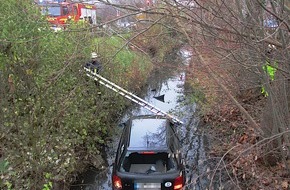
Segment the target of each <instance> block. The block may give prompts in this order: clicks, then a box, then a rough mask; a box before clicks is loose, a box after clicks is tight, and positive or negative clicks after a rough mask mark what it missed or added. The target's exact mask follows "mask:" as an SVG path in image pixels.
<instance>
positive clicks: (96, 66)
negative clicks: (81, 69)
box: [86, 52, 102, 73]
mask: <svg viewBox="0 0 290 190" xmlns="http://www.w3.org/2000/svg"><path fill="white" fill-rule="evenodd" d="M91 58H92V59H91V61H90V62H88V63H87V64H86V68H89V69H91V70H92V71H94V72H95V73H100V71H101V70H102V65H101V63H100V62H99V60H98V55H97V53H96V52H92V54H91Z"/></svg>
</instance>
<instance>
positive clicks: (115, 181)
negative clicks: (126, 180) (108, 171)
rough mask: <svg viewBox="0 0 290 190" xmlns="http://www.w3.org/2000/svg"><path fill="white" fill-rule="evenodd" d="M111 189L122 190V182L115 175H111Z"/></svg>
mask: <svg viewBox="0 0 290 190" xmlns="http://www.w3.org/2000/svg"><path fill="white" fill-rule="evenodd" d="M113 187H114V189H115V190H121V189H122V181H121V179H120V178H119V177H118V176H116V175H113Z"/></svg>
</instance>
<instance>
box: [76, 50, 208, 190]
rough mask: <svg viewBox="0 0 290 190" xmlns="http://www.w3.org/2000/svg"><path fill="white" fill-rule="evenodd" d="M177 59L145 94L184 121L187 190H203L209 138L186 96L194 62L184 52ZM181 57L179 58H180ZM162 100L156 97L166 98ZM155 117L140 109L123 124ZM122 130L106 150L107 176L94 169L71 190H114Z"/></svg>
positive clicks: (150, 82)
mask: <svg viewBox="0 0 290 190" xmlns="http://www.w3.org/2000/svg"><path fill="white" fill-rule="evenodd" d="M172 57H174V58H175V59H172V58H171V59H169V60H170V61H167V62H168V63H166V64H164V66H162V68H160V69H157V70H156V72H154V73H152V75H151V76H150V78H149V80H148V83H147V86H146V88H145V89H144V93H143V95H142V96H141V98H143V99H144V100H146V101H147V102H149V103H151V104H152V105H154V106H156V107H157V108H159V109H161V110H163V111H165V112H167V113H170V114H171V115H173V116H175V117H177V118H178V119H179V120H181V121H183V122H184V124H183V125H182V126H180V128H179V129H177V131H178V133H179V136H180V139H181V143H182V151H183V155H184V159H185V163H186V175H187V180H186V187H185V189H190V190H191V189H197V190H202V189H205V187H206V186H207V183H208V180H207V176H206V171H207V170H208V169H207V163H206V157H205V147H206V145H205V144H206V143H205V142H206V138H205V136H204V135H202V134H200V133H199V132H198V126H199V125H198V124H199V118H198V111H197V105H196V104H195V103H193V102H191V101H190V100H189V99H190V98H188V97H187V95H186V88H185V79H186V69H187V67H188V63H189V61H190V52H189V51H187V50H186V49H183V48H181V49H180V50H179V52H177V53H175V54H174V55H172ZM176 57H177V58H176ZM163 95H164V100H159V99H158V98H156V97H160V96H161V97H162V96H163ZM143 114H153V113H152V112H150V111H148V110H146V109H145V108H142V107H140V106H138V105H135V106H132V107H130V108H129V109H128V110H127V112H126V113H125V114H124V115H123V117H122V119H121V121H120V122H123V121H126V120H127V119H128V118H129V117H130V116H132V115H143ZM121 130H122V129H120V128H118V127H117V126H116V130H115V133H116V134H115V138H113V139H114V140H113V141H112V142H111V143H110V144H108V145H107V147H106V157H107V163H108V166H107V167H105V168H106V169H105V170H103V172H100V171H96V170H94V169H93V168H92V169H89V170H88V171H87V172H85V173H84V174H83V180H82V184H78V185H75V186H72V187H71V190H80V189H84V190H111V189H112V185H111V172H112V164H113V161H114V156H115V151H116V150H117V146H118V140H119V136H120V134H121Z"/></svg>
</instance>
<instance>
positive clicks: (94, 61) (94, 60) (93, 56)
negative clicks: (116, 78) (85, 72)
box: [85, 52, 102, 95]
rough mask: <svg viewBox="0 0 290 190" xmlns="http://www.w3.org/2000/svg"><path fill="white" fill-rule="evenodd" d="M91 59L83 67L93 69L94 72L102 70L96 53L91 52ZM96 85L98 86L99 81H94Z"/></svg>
mask: <svg viewBox="0 0 290 190" xmlns="http://www.w3.org/2000/svg"><path fill="white" fill-rule="evenodd" d="M91 59H92V60H91V61H90V62H88V63H87V64H86V65H85V67H86V68H88V69H90V70H91V71H93V72H94V73H97V74H99V73H100V71H101V70H102V65H101V63H100V62H99V60H98V54H97V53H96V52H92V54H91ZM95 84H96V86H99V85H100V84H99V82H97V81H95ZM100 94H101V92H98V95H100Z"/></svg>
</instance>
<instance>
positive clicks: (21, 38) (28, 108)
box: [0, 0, 151, 190]
mask: <svg viewBox="0 0 290 190" xmlns="http://www.w3.org/2000/svg"><path fill="white" fill-rule="evenodd" d="M0 8H1V10H2V14H1V15H0V19H1V20H2V21H4V22H1V24H0V27H1V29H2V31H3V32H2V33H1V34H0V42H1V44H0V78H1V80H0V82H1V83H0V97H1V98H0V108H1V110H0V122H1V123H0V134H1V135H0V160H5V161H1V162H0V169H1V170H0V172H1V176H2V177H1V178H0V189H17V190H20V189H45V190H48V189H52V186H53V185H55V184H56V183H70V182H71V181H70V180H71V179H73V178H72V176H73V175H74V174H75V172H76V170H78V171H79V169H80V168H84V166H85V165H86V164H88V163H95V166H96V167H98V166H99V165H100V164H102V162H103V160H102V158H101V156H100V155H99V153H100V150H101V147H102V146H103V145H104V143H105V142H106V139H107V138H108V137H109V136H110V133H111V131H112V130H114V129H113V123H114V122H115V119H116V118H117V115H116V114H117V113H118V112H120V111H121V110H122V109H123V108H124V106H125V101H124V99H123V98H122V97H119V96H117V95H116V94H112V93H108V90H107V89H105V88H102V87H96V85H95V83H94V82H93V81H91V80H90V79H88V78H87V77H85V74H84V73H83V71H82V67H83V65H84V63H85V62H86V61H87V60H88V59H90V57H89V56H90V52H91V51H97V52H98V53H99V55H101V61H102V62H103V63H104V71H103V73H104V75H105V76H107V77H109V79H111V80H112V81H118V83H121V85H122V86H123V87H124V88H127V87H130V88H137V87H138V85H140V84H141V83H142V80H144V79H145V78H146V75H147V74H148V72H149V71H150V69H151V63H150V62H149V61H148V60H147V61H145V57H144V56H140V55H136V54H133V53H132V52H131V51H130V50H128V49H126V48H123V49H121V51H119V52H118V49H119V48H120V46H122V41H120V40H119V39H115V38H110V39H106V38H101V39H98V40H96V41H94V40H93V39H92V35H90V34H91V33H90V32H89V31H82V32H68V31H62V32H57V33H55V32H53V31H51V30H50V28H49V26H48V24H47V22H46V21H45V19H44V18H43V17H42V16H41V15H40V13H39V11H38V9H37V7H35V6H32V4H31V1H30V0H24V1H20V2H19V1H17V0H11V1H9V2H8V1H5V2H2V3H1V5H0ZM8 15H9V16H8ZM95 47H98V48H95ZM100 47H102V48H100ZM112 52H118V53H117V54H116V55H115V57H114V58H113V59H111V57H112V54H111V53H112ZM129 68H130V69H129ZM132 79H134V80H132ZM132 84H134V85H132ZM99 91H101V92H102V96H97V94H98V92H99ZM32 187H33V188H32Z"/></svg>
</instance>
